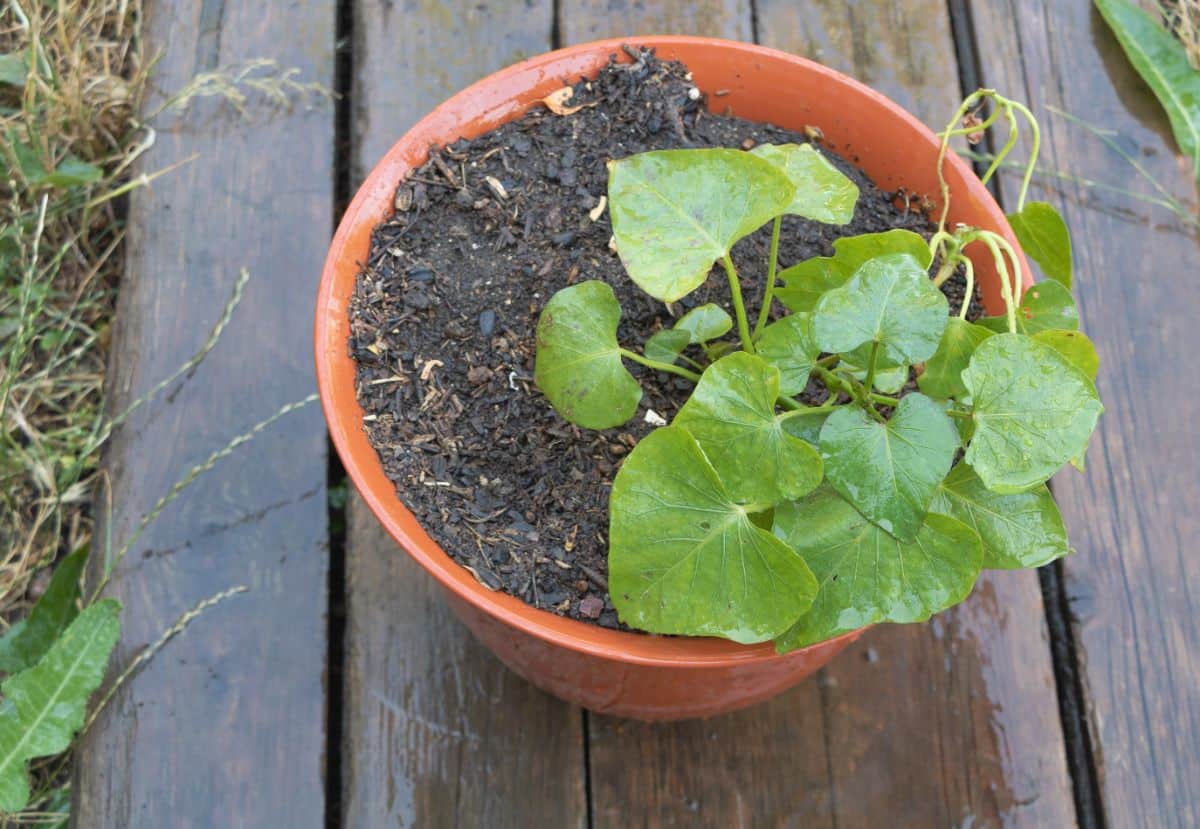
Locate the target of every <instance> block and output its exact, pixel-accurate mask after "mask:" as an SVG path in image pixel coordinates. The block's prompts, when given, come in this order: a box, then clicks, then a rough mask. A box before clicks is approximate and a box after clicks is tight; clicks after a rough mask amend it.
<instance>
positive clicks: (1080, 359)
mask: <svg viewBox="0 0 1200 829" xmlns="http://www.w3.org/2000/svg"><path fill="white" fill-rule="evenodd" d="M1033 338H1034V339H1035V340H1037V341H1038V342H1040V343H1045V344H1046V345H1048V346H1050V347H1051V348H1053V349H1054V350H1055V351H1057V352H1058V353H1059V354H1061V355H1062V356H1064V357H1066V358H1067V361H1068V362H1070V363H1071V365H1073V366H1075V368H1077V369H1079V370H1080V371H1082V372H1083V373H1084V374H1085V375H1086V376H1087V378H1088V379H1089V380H1091V381H1092V382H1095V381H1096V375H1097V374H1098V373H1099V372H1100V357H1099V355H1097V354H1096V346H1094V345H1092V341H1091V340H1089V339H1088V338H1087V336H1086V335H1085V334H1084V333H1083V332H1082V331H1060V330H1057V329H1053V328H1050V329H1047V330H1045V331H1039V332H1038V333H1036V334H1034V335H1033Z"/></svg>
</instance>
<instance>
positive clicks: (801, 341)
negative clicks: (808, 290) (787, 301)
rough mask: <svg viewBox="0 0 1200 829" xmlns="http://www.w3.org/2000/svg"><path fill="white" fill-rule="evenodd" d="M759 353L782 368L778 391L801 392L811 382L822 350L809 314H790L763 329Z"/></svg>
mask: <svg viewBox="0 0 1200 829" xmlns="http://www.w3.org/2000/svg"><path fill="white" fill-rule="evenodd" d="M757 349H758V356H760V357H762V358H763V359H764V360H766V361H767V362H768V363H770V364H771V365H773V366H775V368H777V369H779V393H780V394H786V395H789V396H790V395H793V394H799V393H800V392H802V391H804V387H805V386H807V385H808V375H809V374H810V373H811V372H812V370H813V366H814V365H816V363H817V357H818V355H820V353H821V349H819V348H818V347H817V343H816V341H815V340H814V339H813V335H812V321H811V319H810V318H809V315H808V314H805V313H799V314H789V315H788V316H786V317H784V318H783V319H781V320H779V321H778V322H773V323H771V324H770V325H768V326H767V327H766V328H764V329H763V332H762V337H761V338H760V339H759V341H758V345H757Z"/></svg>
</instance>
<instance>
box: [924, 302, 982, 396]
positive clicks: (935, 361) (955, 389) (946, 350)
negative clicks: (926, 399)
mask: <svg viewBox="0 0 1200 829" xmlns="http://www.w3.org/2000/svg"><path fill="white" fill-rule="evenodd" d="M993 334H994V332H993V331H991V330H990V329H988V328H984V327H983V326H981V325H974V324H972V323H969V322H967V321H966V320H960V319H958V318H957V317H951V318H950V319H949V320H948V321H947V322H946V330H945V331H943V332H942V339H941V342H939V343H938V349H937V351H935V352H934V354H933V356H932V357H930V358H929V359H928V360H927V361H926V362H925V371H924V372H922V374H921V376H920V377H918V378H917V385H918V386H919V387H920V389H921V391H923V392H924V393H925V394H927V395H929V396H930V397H942V398H946V397H953V398H956V399H958V400H962V399H963V397H965V396H966V394H967V387H966V386H964V385H963V381H962V372H963V369H965V368H966V367H967V363H968V362H970V360H971V355H972V354H974V353H975V349H976V348H977V347H978V346H979V344H980V343H981V342H983V341H984V340H986V339H987V338H988V337H991V336H993Z"/></svg>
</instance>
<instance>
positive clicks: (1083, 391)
mask: <svg viewBox="0 0 1200 829" xmlns="http://www.w3.org/2000/svg"><path fill="white" fill-rule="evenodd" d="M1054 284H1057V283H1054ZM963 382H964V383H965V384H966V386H967V392H968V393H969V394H970V395H971V398H972V405H973V406H974V410H973V412H972V419H973V420H974V422H975V433H974V435H973V436H972V437H971V444H970V446H968V447H967V455H966V459H967V463H969V464H971V467H972V468H973V469H974V470H975V471H976V472H977V473H979V477H980V479H982V480H983V483H984V484H985V485H986V486H987V488H988V489H990V490H992V491H994V492H1001V493H1011V492H1021V491H1023V490H1026V489H1030V488H1032V487H1035V486H1037V485H1038V484H1040V483H1042V482H1043V481H1045V480H1046V479H1047V478H1049V477H1050V476H1051V475H1053V474H1054V473H1055V472H1056V471H1057V470H1058V469H1059V467H1061V466H1062V465H1063V464H1064V463H1066V462H1067V461H1068V460H1070V459H1071V458H1073V457H1076V456H1077V455H1082V453H1083V451H1084V449H1085V448H1086V447H1087V442H1088V438H1089V437H1091V434H1092V430H1093V429H1095V428H1096V421H1097V420H1098V419H1099V417H1100V413H1101V412H1103V411H1104V406H1102V405H1101V404H1100V398H1099V396H1098V395H1097V394H1096V387H1095V386H1094V385H1092V382H1091V381H1090V380H1089V379H1088V378H1087V377H1086V376H1085V375H1084V374H1083V373H1082V372H1081V371H1079V369H1077V368H1075V366H1073V365H1071V363H1070V362H1069V361H1068V360H1067V359H1066V358H1065V357H1063V356H1062V355H1061V354H1059V353H1058V352H1057V351H1055V350H1054V349H1053V348H1051V347H1050V346H1048V345H1046V344H1045V343H1041V342H1038V341H1037V340H1034V339H1032V338H1030V337H1023V336H1021V335H1020V334H997V335H996V336H995V337H991V338H989V339H987V340H984V341H983V342H982V343H980V345H979V347H978V348H976V349H975V353H974V355H972V357H971V362H970V364H969V365H968V366H967V368H966V370H965V371H964V372H963Z"/></svg>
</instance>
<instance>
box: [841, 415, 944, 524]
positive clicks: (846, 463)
mask: <svg viewBox="0 0 1200 829" xmlns="http://www.w3.org/2000/svg"><path fill="white" fill-rule="evenodd" d="M958 446H959V439H958V432H957V430H955V428H954V424H953V423H951V422H950V418H949V417H948V416H947V415H946V413H945V412H944V411H942V409H941V407H940V406H938V404H937V403H934V402H933V401H932V400H930V399H929V398H928V397H926V396H925V395H923V394H917V393H914V394H909V395H906V396H904V397H903V398H901V400H900V405H899V406H897V407H896V411H895V413H894V414H893V415H892V418H891V420H889V421H887V422H886V423H879V422H877V421H875V420H873V419H871V418H870V417H868V415H867V413H866V412H865V411H864V410H863V409H861V408H859V407H857V406H855V407H847V408H845V409H838V410H837V411H835V412H834V413H833V414H831V415H830V416H829V419H828V420H826V421H825V426H824V427H823V428H822V429H821V458H822V459H823V460H824V461H825V477H826V478H828V479H829V483H830V484H832V485H833V487H834V489H836V490H837V491H838V492H839V493H840V494H841V495H842V497H844V498H845V499H846V500H847V501H849V502H850V503H851V504H853V505H854V506H855V507H856V508H857V509H858V510H859V512H861V513H862V514H863V515H865V516H866V517H867V518H869V519H870V520H871V521H874V522H875V523H876V524H878V525H879V526H880V527H882V528H883V529H885V530H887V531H888V532H889V533H891V534H892V535H894V536H896V538H899V539H901V540H902V541H911V540H912V539H913V538H914V537H915V536H916V534H917V531H918V530H919V529H920V528H921V523H922V522H923V521H924V519H925V513H926V512H927V511H928V509H929V503H930V501H932V500H933V495H934V493H935V492H937V488H938V484H940V483H941V482H942V479H943V478H945V477H946V473H947V472H949V471H950V464H952V463H953V462H954V453H955V452H956V451H957V450H958Z"/></svg>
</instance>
